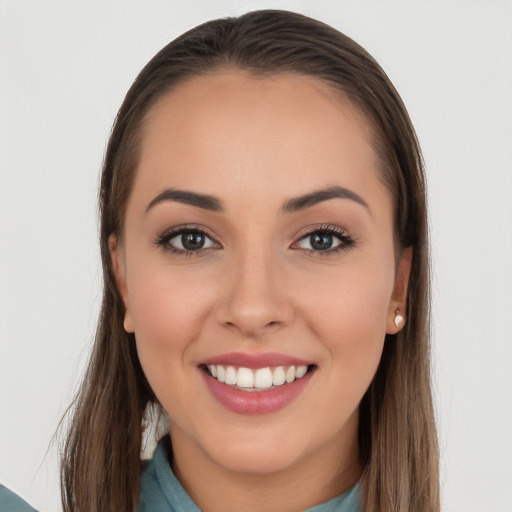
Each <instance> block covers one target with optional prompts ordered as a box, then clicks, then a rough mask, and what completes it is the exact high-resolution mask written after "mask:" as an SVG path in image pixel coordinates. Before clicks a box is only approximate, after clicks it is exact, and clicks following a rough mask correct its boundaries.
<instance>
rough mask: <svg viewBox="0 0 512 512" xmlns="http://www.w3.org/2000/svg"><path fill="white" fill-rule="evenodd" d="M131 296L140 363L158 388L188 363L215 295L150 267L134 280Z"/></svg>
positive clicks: (194, 281) (174, 274)
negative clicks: (190, 351) (176, 370)
mask: <svg viewBox="0 0 512 512" xmlns="http://www.w3.org/2000/svg"><path fill="white" fill-rule="evenodd" d="M129 296H130V299H131V300H130V312H131V315H132V318H133V321H134V329H135V337H136V340H137V351H138V354H139V359H140V361H141V364H142V367H143V369H144V372H145V374H146V376H147V378H148V380H149V381H150V384H151V385H152V386H154V387H156V388H158V381H162V382H163V381H165V380H168V379H169V376H171V375H174V376H176V375H178V373H177V372H173V371H172V370H173V369H174V368H176V367H177V366H178V365H180V366H181V364H182V363H186V362H187V360H188V354H189V350H188V349H189V347H190V346H191V345H192V344H193V343H194V341H195V340H196V339H197V338H198V337H199V335H200V329H201V326H202V325H203V323H204V316H205V315H206V314H207V313H206V312H207V311H208V310H209V309H210V304H211V301H212V299H213V297H214V294H213V293H210V291H209V290H208V289H205V287H204V283H203V282H202V280H201V279H190V276H188V278H187V275H186V273H180V272H170V271H169V269H168V268H165V266H162V267H161V268H158V266H157V265H146V266H143V267H141V268H139V269H134V272H133V273H132V275H131V276H130V280H129ZM176 378H177V377H176ZM155 381H156V382H155Z"/></svg>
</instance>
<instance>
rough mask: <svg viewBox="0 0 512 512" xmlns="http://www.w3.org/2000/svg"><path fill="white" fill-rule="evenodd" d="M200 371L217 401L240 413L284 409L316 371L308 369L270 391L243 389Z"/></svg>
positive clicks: (266, 412)
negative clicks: (302, 374)
mask: <svg viewBox="0 0 512 512" xmlns="http://www.w3.org/2000/svg"><path fill="white" fill-rule="evenodd" d="M200 371H201V372H202V373H203V376H204V379H205V382H206V385H207V386H208V389H209V390H210V392H211V393H212V395H213V396H214V397H215V398H216V399H217V401H218V402H219V403H220V404H221V405H223V406H224V407H226V409H229V410H230V411H233V412H236V413H238V414H268V413H270V412H275V411H278V410H280V409H283V408H284V407H286V406H287V405H288V404H289V403H290V402H291V401H292V400H293V399H294V398H295V397H297V396H298V395H299V394H300V393H301V392H302V391H303V390H304V389H305V388H306V386H307V385H308V384H309V381H310V380H311V377H312V375H313V373H314V372H313V371H308V373H306V375H304V377H302V378H300V379H296V380H294V381H293V382H291V383H289V384H283V385H282V386H279V387H276V388H274V389H269V390H268V391H241V390H240V389H236V388H233V387H231V386H228V385H227V384H224V383H223V382H219V381H218V380H217V379H214V378H213V377H212V376H211V375H209V374H208V373H206V372H205V371H204V370H202V369H201V370H200Z"/></svg>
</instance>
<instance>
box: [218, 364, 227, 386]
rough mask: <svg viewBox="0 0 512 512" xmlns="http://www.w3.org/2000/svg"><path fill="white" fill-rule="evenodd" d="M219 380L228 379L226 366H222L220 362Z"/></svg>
mask: <svg viewBox="0 0 512 512" xmlns="http://www.w3.org/2000/svg"><path fill="white" fill-rule="evenodd" d="M217 380H218V381H219V382H224V381H225V380H226V370H225V369H224V366H221V365H220V364H218V365H217Z"/></svg>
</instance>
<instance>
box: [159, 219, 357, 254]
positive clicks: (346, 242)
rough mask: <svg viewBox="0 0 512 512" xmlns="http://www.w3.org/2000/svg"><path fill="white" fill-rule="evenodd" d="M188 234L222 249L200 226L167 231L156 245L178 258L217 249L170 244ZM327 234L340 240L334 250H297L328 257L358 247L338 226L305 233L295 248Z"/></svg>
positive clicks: (327, 226) (326, 226) (319, 228)
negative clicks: (206, 239)
mask: <svg viewBox="0 0 512 512" xmlns="http://www.w3.org/2000/svg"><path fill="white" fill-rule="evenodd" d="M187 233H197V234H199V235H203V236H205V237H206V238H208V239H210V241H212V242H213V243H214V244H216V245H217V247H220V244H219V243H218V242H217V241H215V239H214V238H213V237H211V236H210V235H209V234H208V233H207V232H206V231H205V230H204V229H203V228H201V227H199V226H178V227H176V228H173V229H171V230H169V231H166V232H165V233H163V234H162V235H160V236H159V237H158V239H157V240H156V242H155V245H156V246H158V247H160V248H162V249H163V250H164V251H168V252H170V253H172V254H175V255H177V256H194V255H199V254H202V253H204V252H205V251H207V250H209V249H213V248H216V247H201V248H199V249H196V250H187V249H179V248H177V247H173V246H172V245H171V244H170V243H169V242H170V241H171V240H172V239H173V238H175V237H177V236H179V235H184V234H187ZM317 233H319V234H327V235H330V236H333V237H335V238H337V239H338V240H339V242H340V243H339V245H337V246H335V247H334V248H331V249H327V250H325V251H321V250H315V249H304V248H297V250H300V251H302V252H304V253H306V254H314V255H315V256H320V257H326V256H328V255H331V254H335V253H339V252H340V251H347V250H349V249H351V248H353V247H355V246H356V245H357V241H356V240H355V239H354V238H353V237H351V236H350V235H349V234H348V233H347V232H346V231H345V230H344V229H341V228H339V227H337V226H330V225H325V226H321V227H318V228H314V229H311V230H310V231H308V232H307V233H304V234H303V235H302V236H301V237H300V238H299V240H298V241H297V242H295V243H294V244H293V245H292V247H293V246H295V245H297V244H298V243H299V242H301V241H303V240H306V239H307V238H308V237H311V236H313V235H314V234H317Z"/></svg>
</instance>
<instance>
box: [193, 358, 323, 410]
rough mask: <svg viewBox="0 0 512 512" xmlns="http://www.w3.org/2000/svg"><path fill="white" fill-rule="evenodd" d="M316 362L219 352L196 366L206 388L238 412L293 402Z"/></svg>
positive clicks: (309, 378)
mask: <svg viewBox="0 0 512 512" xmlns="http://www.w3.org/2000/svg"><path fill="white" fill-rule="evenodd" d="M317 369H318V367H317V365H316V364H313V363H311V361H306V360H303V359H298V358H295V357H292V356H288V355H285V354H275V353H268V354H259V355H251V354H244V353H239V352H232V353H229V354H222V355H219V356H216V357H213V358H211V359H209V360H207V361H204V362H203V363H202V364H200V365H199V370H200V373H201V374H202V375H203V379H204V382H205V384H206V387H207V389H208V390H209V391H210V393H211V394H212V396H213V398H214V399H215V400H216V401H217V402H218V403H219V404H220V405H222V406H223V407H225V408H226V409H229V410H230V411H232V412H235V413H237V414H244V415H260V414H268V413H273V412H277V411H279V410H281V409H283V408H285V407H287V406H288V405H289V404H291V403H292V402H296V400H298V399H299V398H298V397H299V396H301V395H302V394H303V393H305V390H306V389H307V388H308V387H310V385H311V382H312V381H313V380H314V376H315V373H316V370H317Z"/></svg>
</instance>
